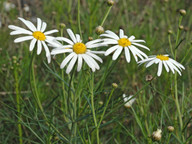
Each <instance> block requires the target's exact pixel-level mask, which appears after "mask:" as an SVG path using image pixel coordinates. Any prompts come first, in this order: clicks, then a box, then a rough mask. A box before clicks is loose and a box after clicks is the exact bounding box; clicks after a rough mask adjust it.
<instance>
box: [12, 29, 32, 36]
mask: <svg viewBox="0 0 192 144" xmlns="http://www.w3.org/2000/svg"><path fill="white" fill-rule="evenodd" d="M18 34H29V35H32V32H31V31H28V30H25V29H23V30H17V31H12V32H11V33H10V35H18Z"/></svg>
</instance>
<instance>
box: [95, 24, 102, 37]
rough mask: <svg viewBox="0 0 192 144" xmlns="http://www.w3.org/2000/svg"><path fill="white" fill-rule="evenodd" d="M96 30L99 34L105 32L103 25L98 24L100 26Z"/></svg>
mask: <svg viewBox="0 0 192 144" xmlns="http://www.w3.org/2000/svg"><path fill="white" fill-rule="evenodd" d="M95 31H96V33H97V34H98V35H100V34H102V33H104V28H103V27H102V26H98V27H96V30H95Z"/></svg>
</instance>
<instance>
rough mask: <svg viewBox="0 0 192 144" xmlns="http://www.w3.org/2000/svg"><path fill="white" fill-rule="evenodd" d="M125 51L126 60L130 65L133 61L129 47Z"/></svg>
mask: <svg viewBox="0 0 192 144" xmlns="http://www.w3.org/2000/svg"><path fill="white" fill-rule="evenodd" d="M124 49H125V58H126V60H127V62H128V63H129V62H130V61H131V56H130V52H129V49H128V47H125V48H124Z"/></svg>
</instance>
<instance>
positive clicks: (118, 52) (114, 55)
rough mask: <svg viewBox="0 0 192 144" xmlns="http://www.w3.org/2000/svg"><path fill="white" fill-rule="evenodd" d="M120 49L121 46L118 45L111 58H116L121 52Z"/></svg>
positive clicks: (121, 48)
mask: <svg viewBox="0 0 192 144" xmlns="http://www.w3.org/2000/svg"><path fill="white" fill-rule="evenodd" d="M122 50H123V47H120V46H119V48H118V49H117V50H116V51H115V53H114V54H113V57H112V60H116V59H117V58H118V57H119V55H120V54H121V52H122Z"/></svg>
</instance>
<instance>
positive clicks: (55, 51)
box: [51, 49, 73, 55]
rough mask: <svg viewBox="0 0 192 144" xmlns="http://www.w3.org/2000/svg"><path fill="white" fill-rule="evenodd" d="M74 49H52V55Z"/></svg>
mask: <svg viewBox="0 0 192 144" xmlns="http://www.w3.org/2000/svg"><path fill="white" fill-rule="evenodd" d="M72 51H73V50H72V49H53V50H52V51H51V55H56V54H62V53H67V52H72Z"/></svg>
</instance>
